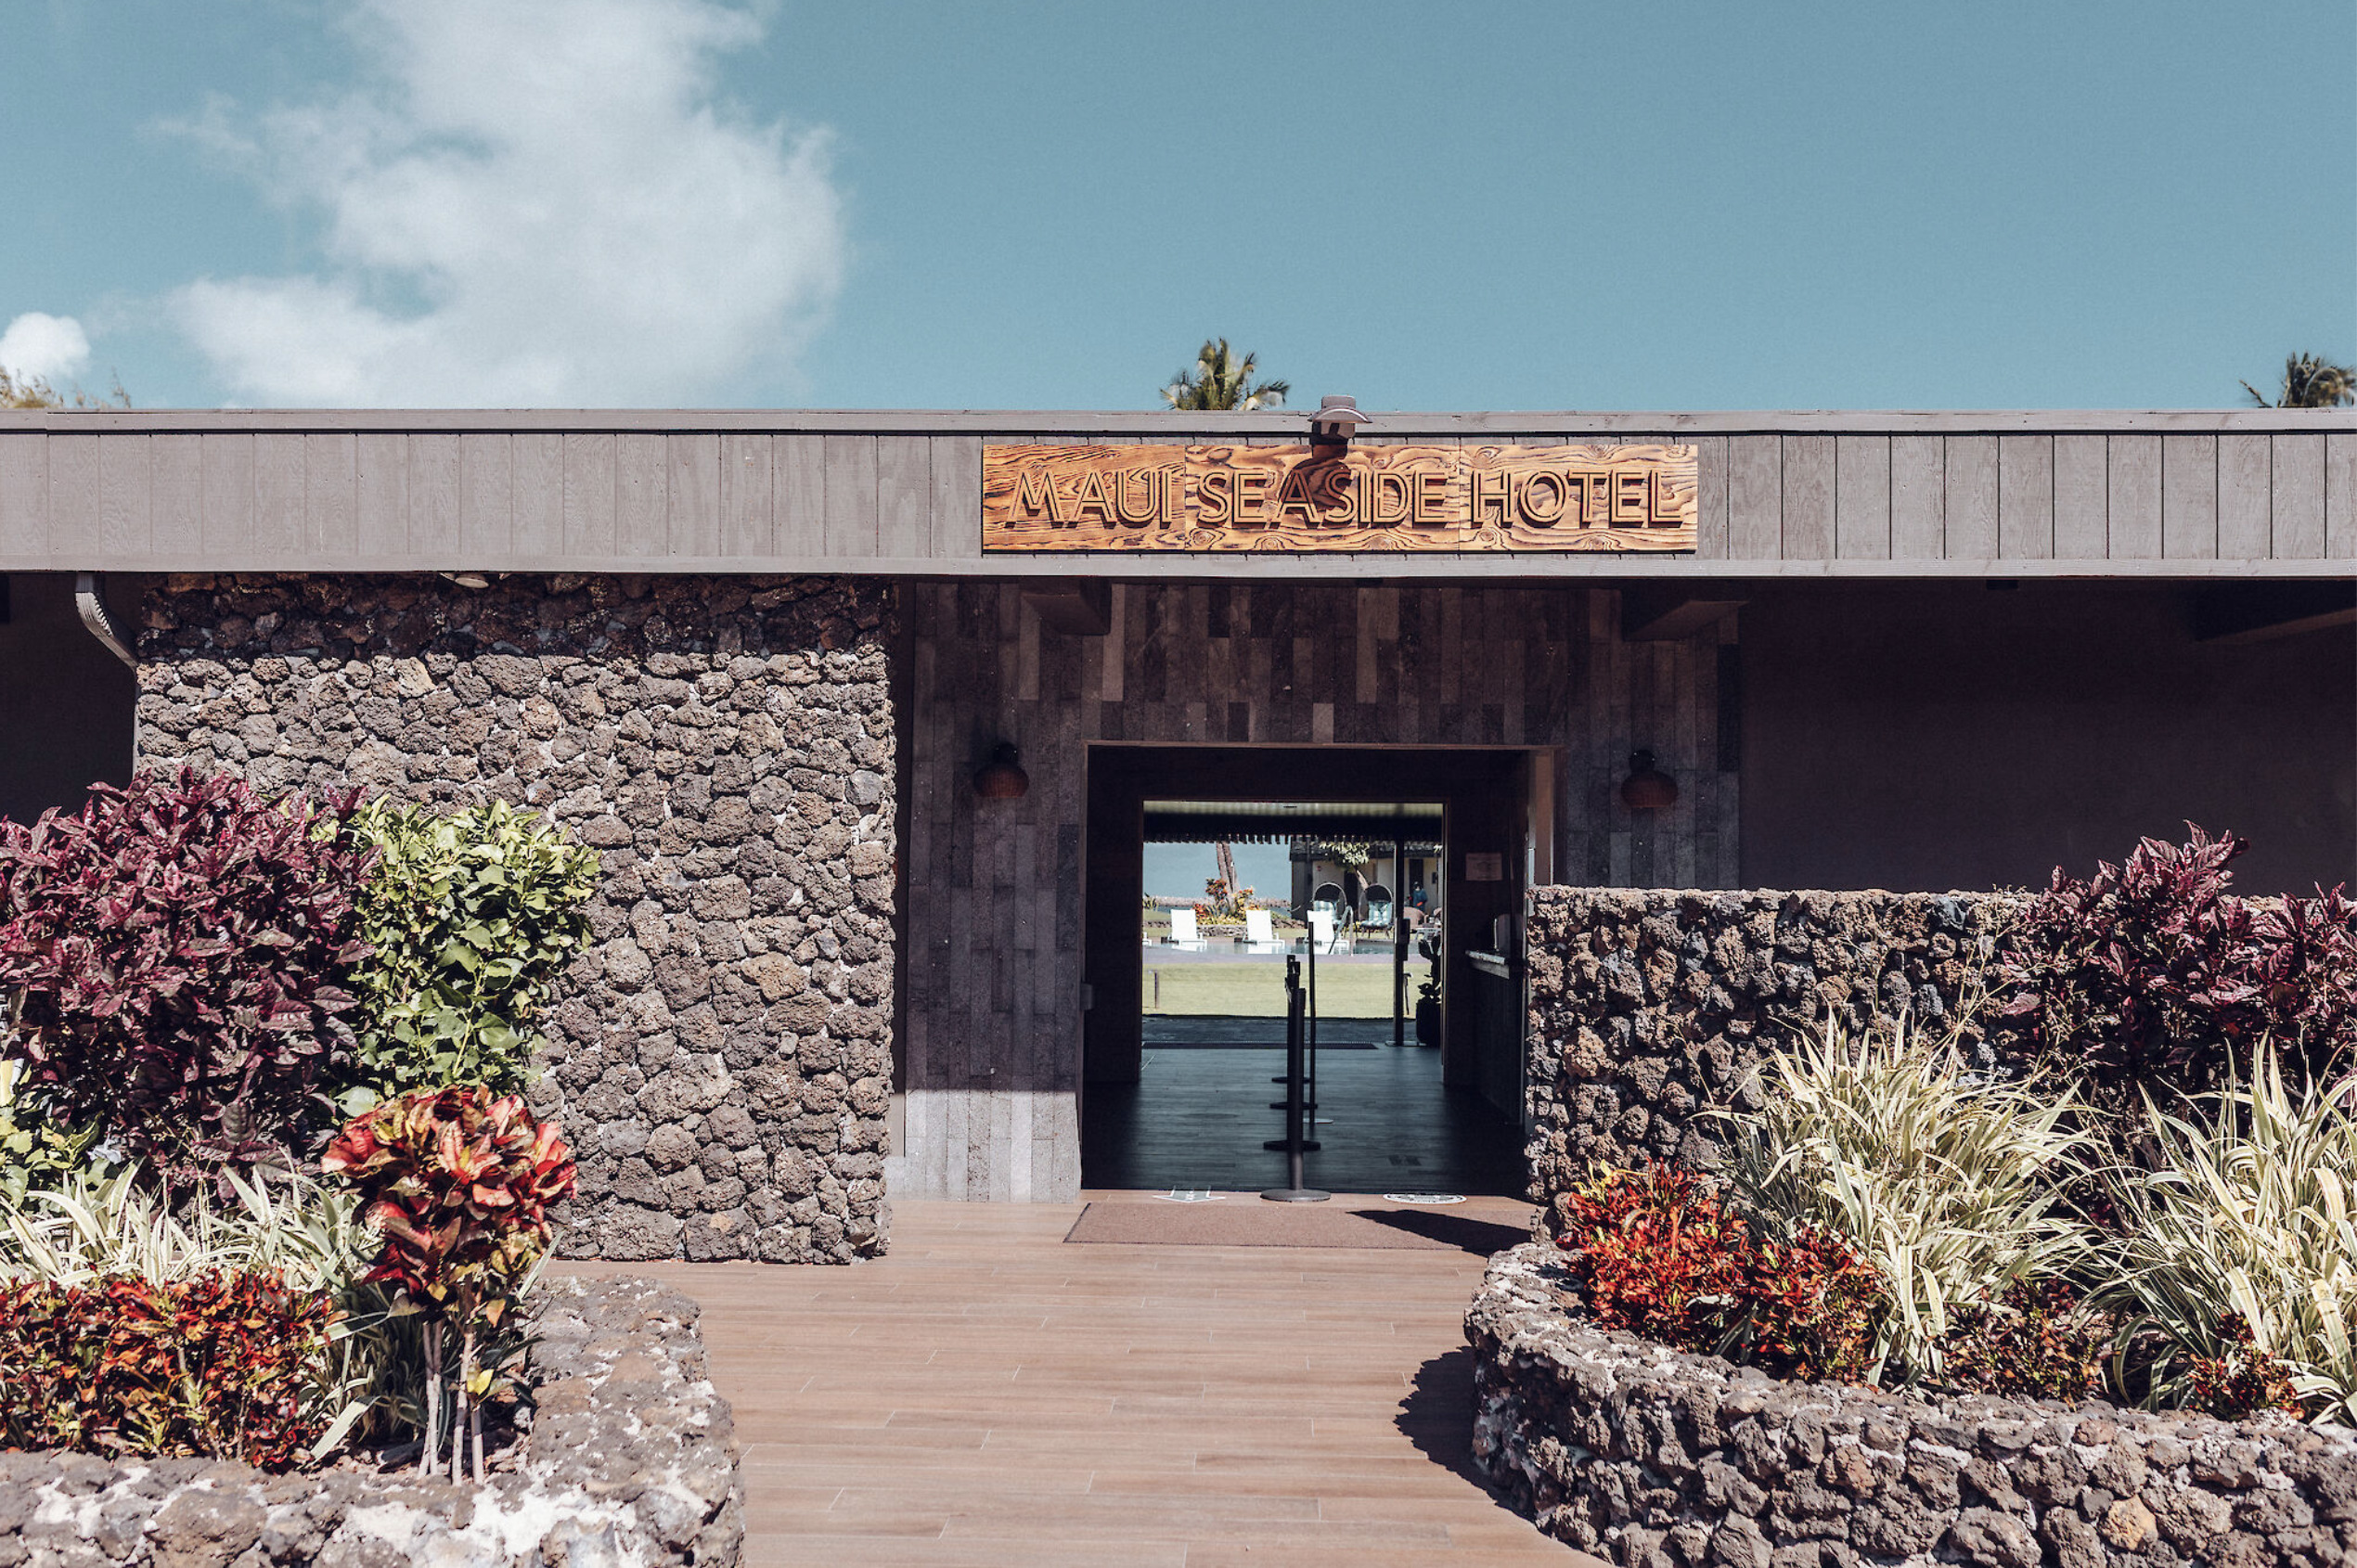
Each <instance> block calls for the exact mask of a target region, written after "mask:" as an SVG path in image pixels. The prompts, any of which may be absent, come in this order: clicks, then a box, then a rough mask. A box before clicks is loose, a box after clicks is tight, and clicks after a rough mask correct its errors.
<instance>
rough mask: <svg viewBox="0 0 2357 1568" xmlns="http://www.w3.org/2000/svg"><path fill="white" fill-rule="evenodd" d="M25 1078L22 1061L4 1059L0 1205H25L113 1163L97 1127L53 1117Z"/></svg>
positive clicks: (0, 1099) (1, 1073) (0, 1089)
mask: <svg viewBox="0 0 2357 1568" xmlns="http://www.w3.org/2000/svg"><path fill="white" fill-rule="evenodd" d="M24 1076H25V1069H24V1063H23V1062H21V1061H7V1060H0V1203H6V1204H14V1203H19V1202H23V1201H24V1196H25V1194H26V1193H28V1192H31V1191H34V1190H37V1189H44V1188H50V1187H55V1186H57V1185H58V1183H60V1182H62V1181H64V1180H66V1179H67V1178H68V1177H69V1176H73V1175H74V1174H75V1173H77V1172H83V1171H103V1170H104V1169H105V1168H106V1166H107V1164H108V1163H109V1162H107V1161H106V1160H105V1159H104V1157H103V1156H102V1155H101V1154H100V1153H99V1151H98V1147H97V1146H98V1137H99V1133H100V1131H101V1130H102V1129H101V1128H100V1127H99V1125H98V1124H97V1122H95V1121H93V1122H84V1123H83V1124H81V1125H78V1126H77V1125H70V1124H68V1123H64V1122H60V1121H58V1119H57V1118H56V1117H54V1116H51V1115H50V1114H48V1112H45V1111H44V1110H43V1109H42V1107H41V1106H40V1105H39V1104H38V1103H37V1102H36V1101H35V1099H34V1098H33V1097H32V1095H31V1094H30V1093H28V1092H27V1091H26V1086H25V1082H24Z"/></svg>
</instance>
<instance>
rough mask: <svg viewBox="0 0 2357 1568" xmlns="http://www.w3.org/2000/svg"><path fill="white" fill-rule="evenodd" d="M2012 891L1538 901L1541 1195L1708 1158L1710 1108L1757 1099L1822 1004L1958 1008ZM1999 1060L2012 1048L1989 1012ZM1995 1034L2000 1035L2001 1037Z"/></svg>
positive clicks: (1536, 1086) (1864, 1017) (1607, 894)
mask: <svg viewBox="0 0 2357 1568" xmlns="http://www.w3.org/2000/svg"><path fill="white" fill-rule="evenodd" d="M2019 903H2020V901H2019V899H2018V897H2017V896H2014V895H2006V894H1999V893H1756V892H1743V893H1670V892H1652V891H1641V890H1627V889H1613V888H1567V887H1549V888H1539V889H1537V890H1535V891H1534V892H1533V893H1532V894H1531V899H1530V906H1531V907H1530V928H1529V941H1528V953H1529V963H1530V971H1529V972H1530V981H1529V986H1530V991H1529V996H1530V1040H1529V1051H1530V1059H1529V1073H1528V1077H1527V1083H1528V1086H1529V1088H1528V1093H1529V1096H1530V1112H1531V1115H1532V1117H1533V1119H1534V1121H1535V1124H1536V1127H1535V1132H1534V1134H1533V1141H1532V1143H1531V1146H1530V1149H1529V1155H1530V1195H1531V1198H1532V1201H1533V1202H1538V1203H1540V1204H1542V1205H1546V1206H1548V1207H1549V1208H1550V1209H1552V1204H1553V1201H1554V1199H1555V1197H1556V1195H1558V1194H1559V1193H1561V1192H1563V1191H1564V1190H1565V1189H1567V1188H1568V1187H1570V1186H1571V1185H1572V1184H1574V1183H1576V1182H1578V1181H1579V1180H1580V1179H1581V1178H1583V1177H1584V1176H1587V1175H1588V1174H1589V1172H1590V1171H1591V1170H1593V1169H1594V1168H1596V1167H1598V1166H1616V1165H1632V1164H1642V1163H1646V1162H1648V1161H1654V1160H1674V1161H1679V1162H1681V1163H1686V1164H1690V1165H1696V1164H1702V1165H1707V1164H1708V1163H1710V1162H1711V1161H1712V1160H1713V1159H1714V1158H1715V1157H1716V1154H1717V1152H1718V1148H1719V1140H1718V1138H1717V1137H1716V1135H1715V1134H1714V1132H1713V1131H1712V1128H1711V1125H1710V1123H1709V1121H1708V1119H1707V1112H1709V1111H1710V1110H1712V1109H1714V1108H1723V1107H1727V1106H1731V1105H1732V1106H1744V1107H1746V1108H1748V1107H1750V1106H1753V1105H1756V1104H1757V1103H1758V1088H1759V1083H1758V1070H1759V1064H1760V1059H1761V1054H1762V1052H1763V1051H1764V1050H1766V1049H1768V1048H1770V1047H1771V1046H1773V1045H1775V1044H1778V1043H1781V1042H1784V1041H1787V1040H1789V1039H1790V1038H1792V1034H1793V1031H1794V1030H1795V1029H1796V1028H1797V1027H1798V1026H1800V1025H1802V1024H1804V1023H1806V1022H1810V1021H1811V1020H1814V1019H1819V1018H1822V1017H1823V1016H1825V1014H1826V1012H1827V1011H1828V1009H1834V1010H1838V1011H1839V1012H1840V1013H1841V1014H1842V1015H1843V1017H1844V1018H1845V1020H1846V1021H1847V1022H1849V1023H1851V1024H1853V1025H1855V1024H1863V1023H1865V1022H1867V1021H1868V1020H1869V1019H1871V1018H1874V1017H1877V1016H1879V1017H1883V1018H1890V1017H1894V1016H1896V1015H1897V1014H1898V1013H1900V1011H1902V1010H1903V1011H1907V1012H1911V1013H1912V1014H1913V1016H1914V1017H1916V1018H1917V1019H1922V1020H1929V1021H1934V1022H1937V1021H1939V1020H1942V1019H1947V1018H1950V1017H1953V1016H1955V1014H1956V1011H1957V1009H1958V1008H1959V1006H1960V1004H1964V1003H1965V1002H1967V1001H1968V1000H1970V999H1971V998H1973V997H1974V996H1977V994H1979V993H1980V992H1981V991H1983V989H1984V988H1985V984H1986V979H1985V976H1986V971H1987V969H1988V965H1989V962H1990V956H1991V955H1992V954H1993V952H1994V951H1995V946H1996V944H1997V942H1998V941H1999V938H2000V933H2001V932H2002V931H2003V928H2004V927H2005V926H2006V925H2008V924H2009V923H2011V920H2012V919H2013V917H2014V916H2015V914H2016V912H2017V911H2018V908H2019ZM1977 1017H1978V1018H1979V1020H1980V1021H1981V1022H1978V1023H1976V1024H1973V1025H1970V1026H1969V1027H1970V1029H1971V1033H1972V1035H1973V1038H1974V1041H1975V1048H1977V1049H1978V1050H1980V1051H1981V1052H1983V1053H1984V1056H1985V1058H1986V1059H1987V1060H1991V1061H1993V1060H1995V1057H1996V1055H1997V1054H1998V1053H2003V1052H2010V1051H2012V1050H2014V1049H2015V1048H2016V1047H2015V1043H2014V1042H2013V1041H2012V1040H2011V1039H2010V1037H2009V1036H2007V1035H2004V1034H2003V1033H2002V1026H2001V1025H2000V1024H1999V1023H1998V1021H1996V1020H1995V1019H1994V1018H1993V1017H1991V1016H1990V1015H1989V1014H1987V1013H1979V1014H1977ZM1984 1030H1988V1031H1997V1032H1996V1033H1993V1034H1989V1033H1983V1031H1984Z"/></svg>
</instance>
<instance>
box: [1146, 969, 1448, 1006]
mask: <svg viewBox="0 0 2357 1568" xmlns="http://www.w3.org/2000/svg"><path fill="white" fill-rule="evenodd" d="M1427 967H1428V966H1426V965H1424V964H1422V963H1417V962H1413V961H1410V964H1409V965H1408V1007H1409V1009H1410V1011H1411V1012H1412V1011H1413V1010H1414V1009H1415V1005H1416V983H1417V982H1418V981H1420V980H1422V979H1423V974H1424V970H1425V969H1426V968H1427ZM1157 976H1159V977H1160V981H1161V992H1160V996H1159V999H1157V997H1156V993H1155V980H1156V977H1157ZM1139 1000H1140V1004H1141V1005H1142V1006H1143V1008H1144V1009H1145V1010H1146V1011H1147V1012H1149V1013H1178V1014H1188V1015H1202V1014H1205V1013H1214V1014H1222V1013H1224V1014H1229V1015H1231V1016H1235V1017H1242V1018H1256V1017H1257V1018H1282V1017H1283V1016H1284V1012H1285V966H1284V961H1283V960H1282V958H1281V959H1278V960H1277V961H1275V962H1270V961H1269V959H1266V958H1262V959H1259V960H1256V961H1251V962H1243V961H1240V962H1237V963H1232V964H1217V963H1215V964H1164V965H1159V966H1158V965H1156V964H1155V963H1154V961H1153V955H1152V954H1148V955H1147V958H1146V973H1145V983H1144V985H1143V986H1142V987H1141V988H1140V993H1139ZM1318 1012H1319V1016H1320V1017H1322V1018H1389V1017H1390V1016H1391V966H1390V965H1389V964H1320V966H1319V967H1318Z"/></svg>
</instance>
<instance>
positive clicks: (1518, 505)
mask: <svg viewBox="0 0 2357 1568" xmlns="http://www.w3.org/2000/svg"><path fill="white" fill-rule="evenodd" d="M1695 467H1696V465H1695V457H1694V448H1693V447H1692V446H1462V447H1460V446H1374V445H1369V444H1366V443H1359V444H1357V445H1355V446H1352V447H1349V448H1328V447H1317V448H1312V447H1308V446H1212V445H1204V446H1088V445H1076V444H1075V445H1068V446H1001V445H990V446H985V447H984V448H983V455H982V547H983V548H984V549H985V550H986V551H993V550H1086V551H1097V550H1188V551H1211V550H1264V551H1271V552H1313V551H1314V552H1320V553H1323V552H1329V551H1332V552H1348V551H1360V550H1364V551H1376V550H1461V551H1462V550H1478V551H1498V552H1512V551H1526V550H1529V551H1539V550H1691V549H1693V548H1694V513H1695V501H1694V485H1695Z"/></svg>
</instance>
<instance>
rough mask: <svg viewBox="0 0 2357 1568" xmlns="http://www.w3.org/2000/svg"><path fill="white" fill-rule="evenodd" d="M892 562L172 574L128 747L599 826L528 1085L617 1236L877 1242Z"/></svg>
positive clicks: (839, 1255) (588, 1218) (590, 1210)
mask: <svg viewBox="0 0 2357 1568" xmlns="http://www.w3.org/2000/svg"><path fill="white" fill-rule="evenodd" d="M889 593H890V590H889V589H888V588H887V587H885V586H882V585H862V584H857V583H855V582H853V581H851V580H845V579H836V578H791V579H780V578H758V577H638V578H632V577H585V576H578V575H571V576H544V575H540V574H517V575H514V576H509V577H507V578H504V579H501V580H499V581H497V582H496V583H495V584H494V585H491V586H490V587H488V588H483V589H470V588H466V587H462V586H459V585H456V584H453V583H451V582H448V581H446V580H444V579H443V578H441V577H439V576H400V577H388V576H359V575H352V576H320V577H255V576H238V577H173V578H169V579H166V580H164V581H162V582H161V583H160V584H159V585H156V587H155V588H153V589H152V590H151V592H150V593H149V595H148V598H147V601H146V604H145V606H144V607H143V626H142V629H141V632H140V636H139V647H138V653H139V691H140V696H139V714H138V722H139V731H138V734H139V739H138V753H139V764H140V765H141V766H142V767H148V768H154V767H168V766H174V765H178V764H180V763H182V762H188V763H193V764H195V765H198V766H199V767H201V768H205V769H208V770H217V771H226V772H235V773H240V774H243V775H244V776H245V777H247V778H251V779H252V780H253V781H254V782H256V783H257V784H262V785H266V786H269V787H272V788H290V787H297V786H301V787H308V788H314V789H324V788H331V787H341V786H344V785H348V784H357V785H362V786H365V787H367V788H368V789H370V790H380V791H383V792H386V793H390V794H393V795H395V796H398V797H402V798H405V799H411V800H421V801H432V802H449V803H472V802H478V801H483V800H486V799H490V798H499V799H504V800H509V801H511V802H514V803H519V804H522V805H530V806H535V807H538V808H540V809H543V810H546V811H548V812H550V813H553V814H554V815H555V816H556V817H557V819H558V820H559V821H560V822H561V823H563V824H564V825H565V826H566V827H567V828H568V829H571V830H572V831H573V833H574V834H575V835H576V836H578V837H579V838H580V839H582V840H583V841H584V842H587V843H589V844H592V845H594V846H596V848H597V849H598V851H599V855H600V856H601V858H602V860H603V874H602V875H601V876H600V878H599V886H598V893H597V896H596V899H595V901H594V903H593V905H592V907H591V921H592V926H593V929H594V932H595V941H594V944H593V946H592V947H591V949H590V951H589V952H588V953H587V954H586V956H585V957H584V958H582V960H581V961H580V963H579V964H578V965H577V966H576V967H575V969H574V971H573V975H572V977H571V984H570V985H569V987H568V988H567V993H566V995H565V996H564V997H563V999H562V1000H561V1002H560V1005H559V1006H558V1007H557V1008H556V1009H555V1011H554V1015H553V1017H551V1018H550V1019H548V1020H547V1035H548V1049H547V1060H546V1062H545V1064H544V1073H543V1075H542V1077H541V1080H540V1082H539V1084H538V1086H536V1088H535V1091H534V1098H535V1103H536V1105H537V1107H538V1108H539V1109H541V1110H542V1111H543V1112H547V1113H553V1114H555V1115H557V1116H559V1117H560V1118H561V1119H562V1120H563V1122H564V1124H565V1125H566V1128H567V1131H568V1134H569V1136H570V1137H572V1138H573V1141H574V1144H575V1147H576V1148H577V1149H578V1150H579V1151H580V1156H581V1176H582V1195H581V1198H580V1200H579V1201H578V1202H576V1203H575V1204H573V1206H572V1213H571V1214H570V1215H568V1216H567V1221H566V1226H565V1229H564V1232H563V1237H562V1245H563V1246H564V1248H565V1250H566V1251H568V1252H570V1253H573V1254H576V1255H589V1256H602V1257H609V1258H664V1257H687V1258H739V1257H747V1258H760V1259H765V1260H768V1261H775V1262H799V1261H833V1260H844V1259H848V1258H851V1257H853V1256H855V1255H858V1254H861V1253H874V1252H880V1251H882V1247H883V1244H884V1228H885V1215H886V1210H885V1203H884V1192H883V1179H882V1178H883V1158H884V1148H883V1144H884V1120H885V1112H886V1109H887V1105H888V1089H889V1073H890V1050H891V1032H892V1014H893V964H894V949H893V943H894V937H893V929H892V914H893V910H892V899H893V856H894V854H895V842H894V831H895V829H894V823H895V799H894V785H893V780H894V777H895V759H894V744H895V741H894V729H893V713H892V705H891V700H890V697H889V694H888V683H887V669H886V659H887V655H886V646H887V627H886V620H887V610H888V604H889Z"/></svg>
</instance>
